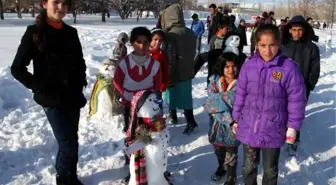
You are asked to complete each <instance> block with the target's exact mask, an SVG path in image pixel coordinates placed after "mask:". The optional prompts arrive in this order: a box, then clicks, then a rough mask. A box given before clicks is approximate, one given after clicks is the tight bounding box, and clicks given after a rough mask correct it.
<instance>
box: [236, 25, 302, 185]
mask: <svg viewBox="0 0 336 185" xmlns="http://www.w3.org/2000/svg"><path fill="white" fill-rule="evenodd" d="M256 46H257V50H256V53H255V55H254V56H252V57H250V58H249V59H248V60H247V61H246V62H245V63H244V65H243V67H242V69H241V71H240V73H239V78H238V84H237V91H236V95H235V101H234V105H233V112H232V117H233V120H235V123H234V125H233V131H234V133H236V137H237V139H238V140H239V141H240V142H242V143H243V151H244V165H243V166H244V167H243V169H244V170H243V177H244V183H245V184H246V185H256V184H257V175H258V172H257V167H258V161H259V154H260V151H261V153H262V155H263V157H262V163H263V165H262V166H263V168H264V169H263V171H264V174H263V181H262V184H263V185H276V184H277V178H278V164H279V156H280V150H281V147H282V146H283V145H284V143H285V142H287V143H293V142H294V141H295V137H296V133H297V131H299V130H300V127H301V124H302V121H303V119H304V117H305V114H304V113H305V101H306V100H305V93H306V92H305V89H306V87H305V84H304V81H303V77H302V75H301V73H300V70H299V68H298V67H297V65H296V64H295V63H294V62H293V61H292V60H291V59H289V58H288V57H286V56H284V55H283V53H282V51H281V50H280V49H279V47H280V31H279V28H277V27H276V26H275V25H273V24H264V25H260V26H259V28H258V30H257V31H256ZM237 127H238V128H237ZM287 128H288V129H287ZM286 130H287V131H286Z"/></svg>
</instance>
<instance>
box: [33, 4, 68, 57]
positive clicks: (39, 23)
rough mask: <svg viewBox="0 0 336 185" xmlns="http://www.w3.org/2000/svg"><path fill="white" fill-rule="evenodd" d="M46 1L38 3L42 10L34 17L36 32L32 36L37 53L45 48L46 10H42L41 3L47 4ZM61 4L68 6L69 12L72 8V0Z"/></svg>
mask: <svg viewBox="0 0 336 185" xmlns="http://www.w3.org/2000/svg"><path fill="white" fill-rule="evenodd" d="M47 2H48V0H41V1H40V6H41V7H42V10H41V12H40V14H39V15H38V16H37V17H36V20H35V24H36V28H37V29H36V32H35V33H34V36H33V42H34V44H35V45H36V47H37V48H38V50H39V51H41V52H42V51H44V50H45V46H44V42H45V40H44V39H45V38H44V37H45V36H44V35H45V32H46V27H47V17H48V16H47V10H46V9H45V8H43V3H47ZM62 3H63V4H66V5H67V6H68V10H71V8H72V0H63V2H62Z"/></svg>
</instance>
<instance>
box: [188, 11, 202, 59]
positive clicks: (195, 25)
mask: <svg viewBox="0 0 336 185" xmlns="http://www.w3.org/2000/svg"><path fill="white" fill-rule="evenodd" d="M191 18H192V19H193V22H192V23H191V29H192V31H193V32H194V33H195V35H196V37H197V39H196V50H197V53H198V54H199V53H200V52H201V44H202V35H203V33H204V32H205V29H204V23H203V21H201V20H199V19H198V15H197V14H196V13H194V14H193V15H192V16H191Z"/></svg>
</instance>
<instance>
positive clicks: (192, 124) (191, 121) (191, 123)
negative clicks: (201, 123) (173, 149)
mask: <svg viewBox="0 0 336 185" xmlns="http://www.w3.org/2000/svg"><path fill="white" fill-rule="evenodd" d="M184 116H185V118H186V121H187V127H186V128H185V129H184V131H183V134H188V133H190V132H192V131H194V130H195V128H197V127H198V125H197V123H196V121H195V118H194V112H193V110H192V109H190V110H184Z"/></svg>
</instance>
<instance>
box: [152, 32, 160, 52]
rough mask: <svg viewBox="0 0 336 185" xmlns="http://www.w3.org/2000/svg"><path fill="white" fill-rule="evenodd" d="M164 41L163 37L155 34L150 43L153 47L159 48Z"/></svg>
mask: <svg viewBox="0 0 336 185" xmlns="http://www.w3.org/2000/svg"><path fill="white" fill-rule="evenodd" d="M162 42H163V38H162V37H161V36H160V35H158V34H155V35H154V36H153V37H152V42H151V43H150V47H151V49H159V48H160V47H161V44H162Z"/></svg>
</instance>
